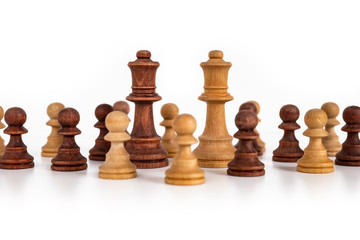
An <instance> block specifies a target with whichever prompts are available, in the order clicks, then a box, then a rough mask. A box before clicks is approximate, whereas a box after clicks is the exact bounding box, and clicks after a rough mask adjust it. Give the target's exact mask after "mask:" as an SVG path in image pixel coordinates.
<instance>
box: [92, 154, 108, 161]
mask: <svg viewBox="0 0 360 240" xmlns="http://www.w3.org/2000/svg"><path fill="white" fill-rule="evenodd" d="M89 159H90V160H93V161H105V155H89Z"/></svg>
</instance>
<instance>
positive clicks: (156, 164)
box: [131, 158, 169, 168]
mask: <svg viewBox="0 0 360 240" xmlns="http://www.w3.org/2000/svg"><path fill="white" fill-rule="evenodd" d="M131 162H132V163H134V164H135V166H136V168H161V167H166V166H168V165H169V161H168V160H167V158H165V159H162V160H147V161H141V160H131Z"/></svg>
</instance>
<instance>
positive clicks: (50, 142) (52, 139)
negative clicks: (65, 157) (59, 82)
mask: <svg viewBox="0 0 360 240" xmlns="http://www.w3.org/2000/svg"><path fill="white" fill-rule="evenodd" d="M64 108H65V106H64V105H63V104H61V103H57V102H55V103H52V104H50V105H49V106H48V107H47V114H48V116H49V117H50V120H49V121H48V122H47V123H46V125H48V126H50V127H51V133H50V135H49V136H48V137H47V142H46V144H45V145H44V146H43V147H42V148H41V156H43V157H55V156H56V154H57V152H58V149H59V147H60V145H61V143H62V136H60V135H58V134H57V131H58V130H59V128H60V124H59V122H58V114H59V112H60V111H61V110H62V109H64Z"/></svg>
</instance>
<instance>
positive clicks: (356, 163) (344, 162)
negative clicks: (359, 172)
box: [335, 159, 360, 167]
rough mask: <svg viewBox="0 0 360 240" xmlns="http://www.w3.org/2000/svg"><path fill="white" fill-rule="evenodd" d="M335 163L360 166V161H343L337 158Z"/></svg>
mask: <svg viewBox="0 0 360 240" xmlns="http://www.w3.org/2000/svg"><path fill="white" fill-rule="evenodd" d="M335 164H336V165H342V166H352V167H360V161H343V160H339V159H335Z"/></svg>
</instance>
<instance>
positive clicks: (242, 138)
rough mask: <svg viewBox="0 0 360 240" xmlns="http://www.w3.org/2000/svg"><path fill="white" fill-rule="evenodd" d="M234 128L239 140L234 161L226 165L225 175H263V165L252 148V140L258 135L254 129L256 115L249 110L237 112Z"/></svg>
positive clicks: (256, 120) (256, 122)
mask: <svg viewBox="0 0 360 240" xmlns="http://www.w3.org/2000/svg"><path fill="white" fill-rule="evenodd" d="M235 124H236V127H237V128H238V129H239V131H237V132H236V133H235V135H234V137H235V138H238V139H239V143H240V144H239V147H238V148H237V150H236V152H235V157H234V159H233V160H232V161H231V162H230V163H229V164H228V170H227V174H228V175H232V176H239V177H256V176H262V175H264V174H265V170H264V167H265V165H264V164H263V163H262V162H261V161H260V160H259V158H258V153H257V151H256V150H255V148H254V146H253V140H254V139H256V138H257V136H258V134H257V133H255V131H254V129H255V127H256V125H257V124H258V118H257V116H256V114H255V113H254V112H252V111H250V110H242V111H239V112H238V114H237V115H236V117H235Z"/></svg>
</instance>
